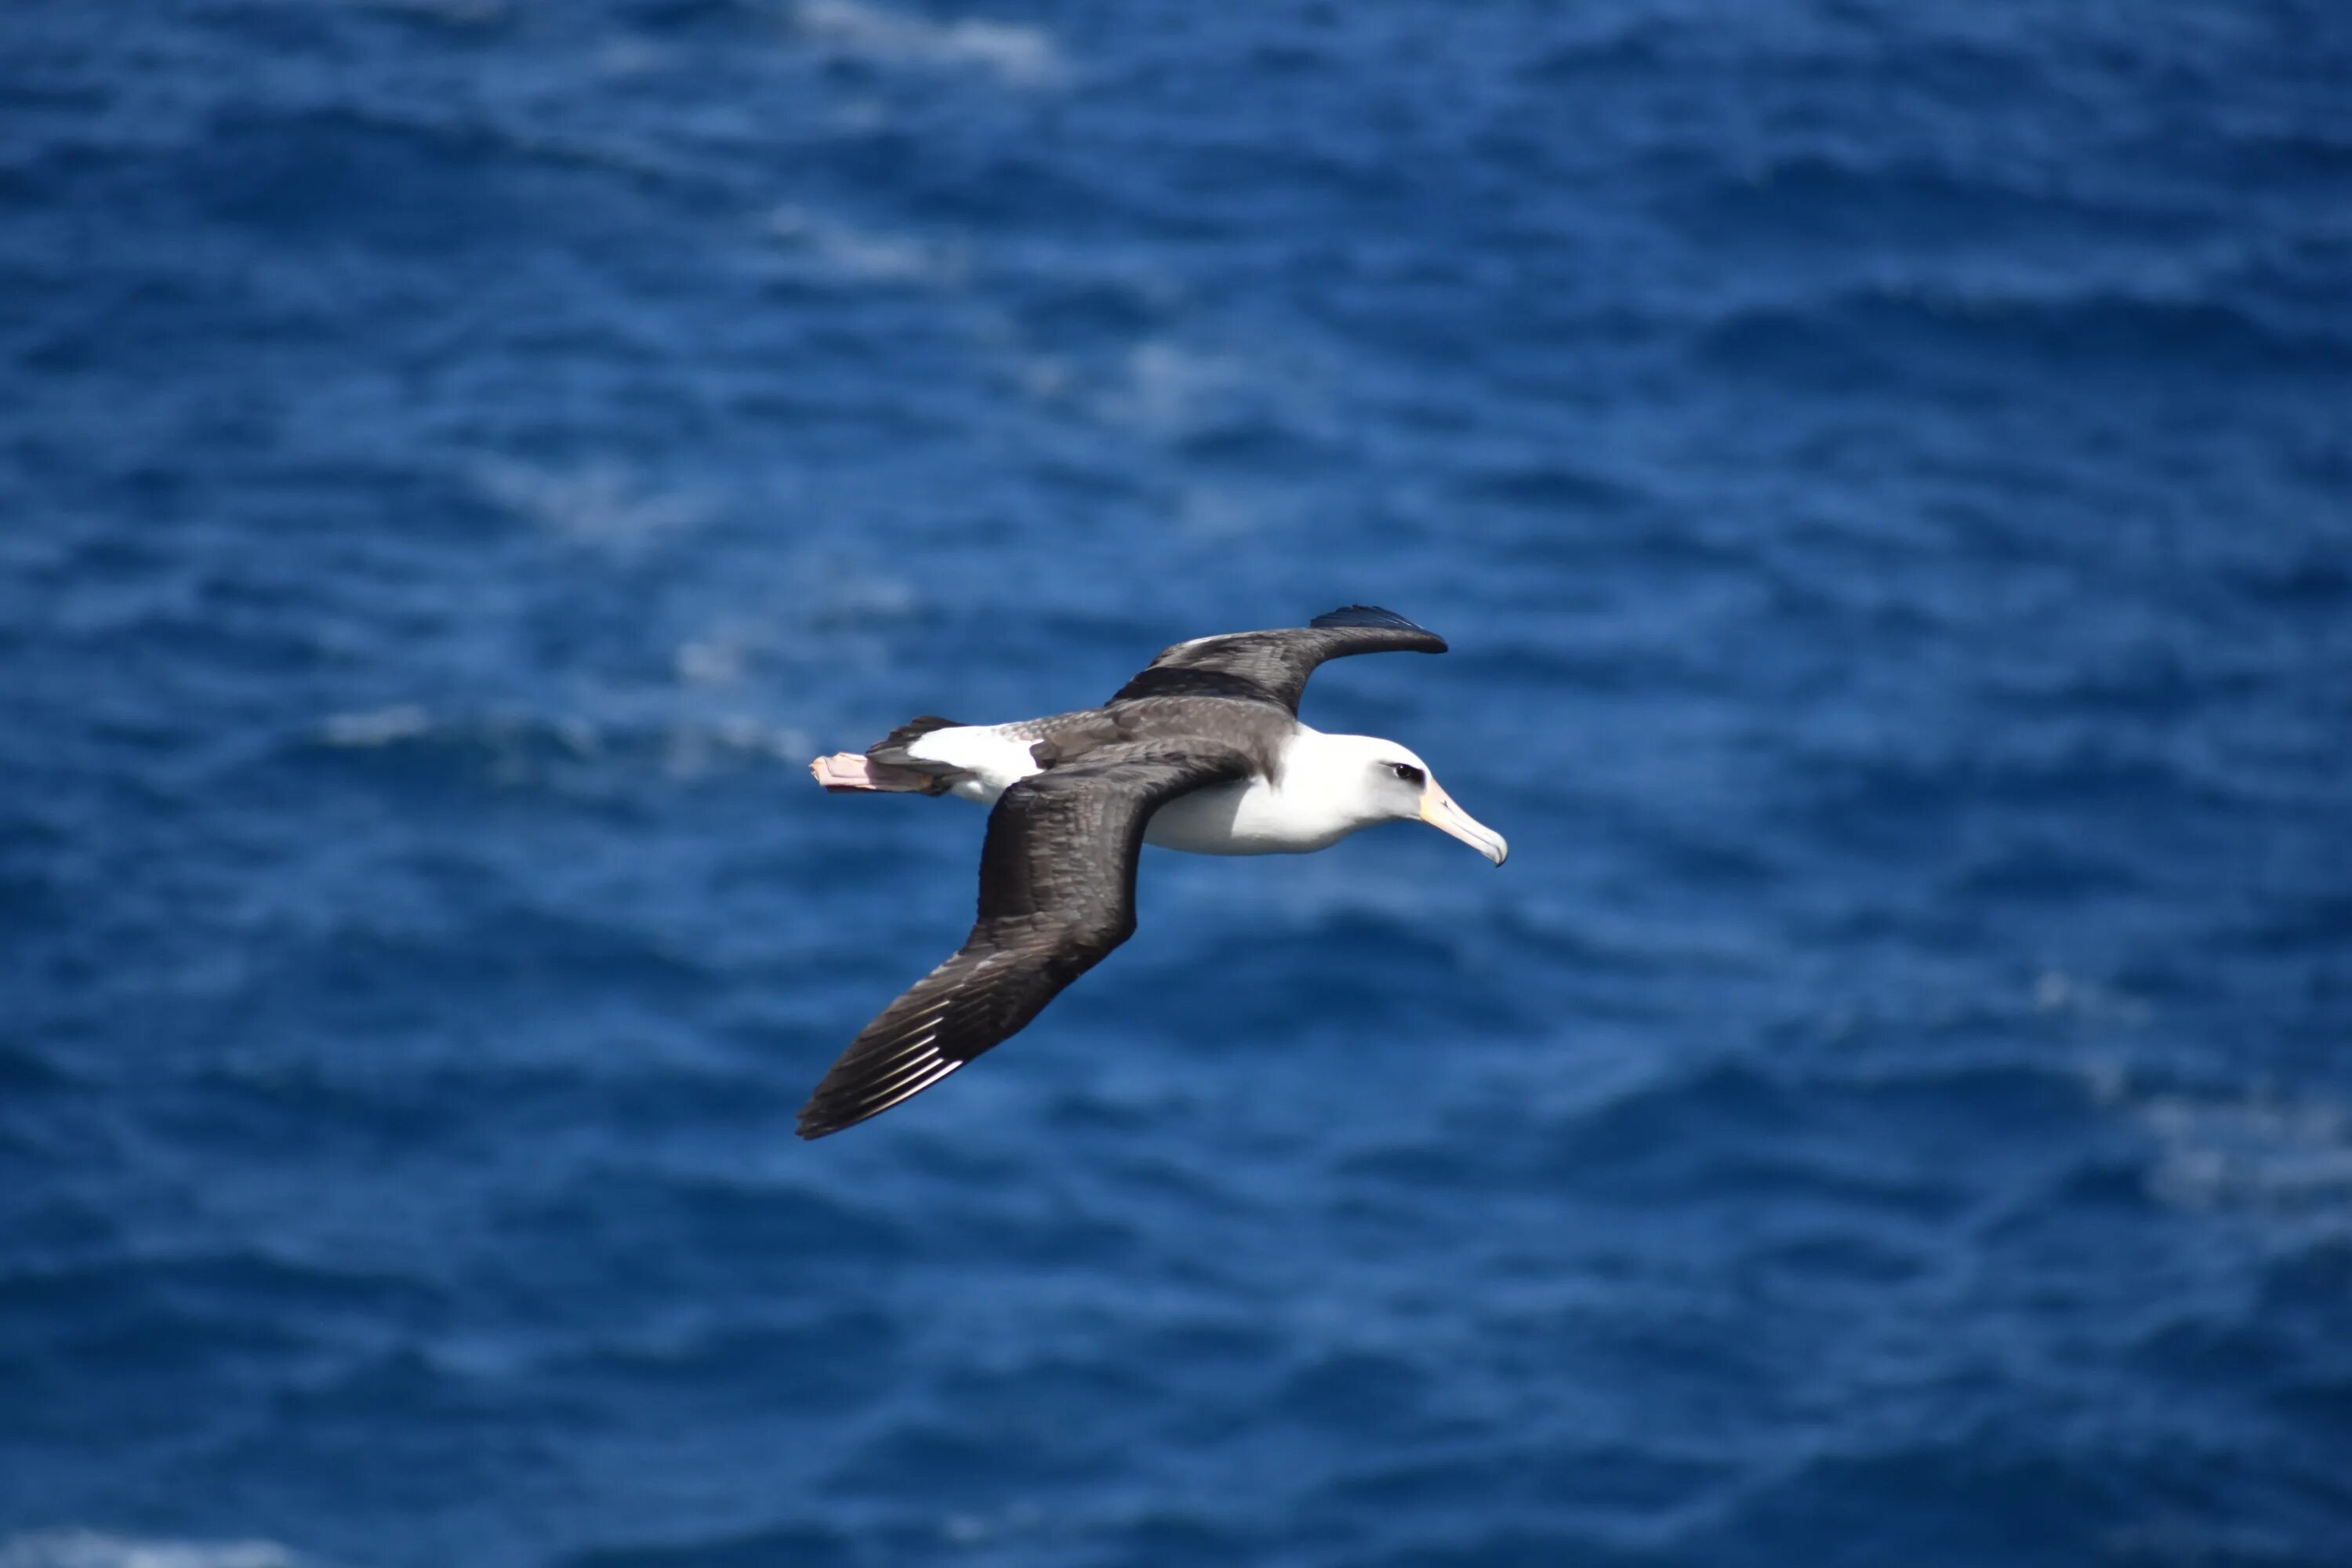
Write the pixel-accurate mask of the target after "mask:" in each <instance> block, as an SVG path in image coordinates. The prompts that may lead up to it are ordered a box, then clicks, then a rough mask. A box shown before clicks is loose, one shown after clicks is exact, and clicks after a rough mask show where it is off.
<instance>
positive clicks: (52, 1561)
mask: <svg viewBox="0 0 2352 1568" xmlns="http://www.w3.org/2000/svg"><path fill="white" fill-rule="evenodd" d="M0 1568H335V1565H333V1564H330V1563H327V1562H326V1561H325V1560H324V1559H321V1558H317V1557H310V1556H306V1555H304V1554H303V1553H301V1552H295V1551H293V1550H292V1549H291V1548H289V1547H285V1546H280V1545H278V1543H277V1542H272V1541H179V1540H172V1539H169V1538H163V1537H152V1536H135V1535H115V1534H110V1533H108V1532H106V1531H97V1530H79V1529H60V1530H37V1531H30V1532H27V1533H26V1534H22V1535H15V1536H11V1537H9V1538H8V1539H7V1540H5V1541H0Z"/></svg>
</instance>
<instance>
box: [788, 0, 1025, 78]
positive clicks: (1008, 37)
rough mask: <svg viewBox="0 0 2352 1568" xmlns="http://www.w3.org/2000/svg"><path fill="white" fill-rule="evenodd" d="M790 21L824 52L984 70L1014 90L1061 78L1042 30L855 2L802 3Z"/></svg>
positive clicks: (821, 0)
mask: <svg viewBox="0 0 2352 1568" xmlns="http://www.w3.org/2000/svg"><path fill="white" fill-rule="evenodd" d="M793 16H794V19H795V20H796V21H797V22H798V23H799V25H800V29H801V31H802V32H803V34H805V35H806V36H808V37H811V38H813V39H814V40H816V41H817V42H819V43H821V44H823V45H824V46H825V47H828V48H831V49H834V50H836V51H838V52H840V53H842V54H845V55H856V56H858V57H860V58H866V59H872V60H878V61H882V62H884V63H886V64H907V65H927V66H944V67H949V68H968V69H978V70H984V71H986V72H988V73H989V74H990V75H992V76H994V77H995V78H996V79H998V80H999V81H1002V82H1003V83H1005V84H1007V85H1008V86H1013V87H1043V86H1046V85H1049V84H1051V83H1053V82H1055V81H1058V80H1060V79H1062V78H1063V77H1064V76H1065V75H1066V65H1065V63H1064V61H1063V58H1062V54H1061V51H1060V50H1059V49H1058V48H1056V47H1055V44H1054V39H1053V36H1052V35H1051V34H1049V33H1047V32H1045V30H1044V29H1043V28H1041V27H1031V26H1022V25H1020V24H1019V23H1014V22H991V21H984V20H982V19H980V18H978V17H971V16H966V17H960V18H958V19H957V20H955V21H951V22H945V21H934V20H932V19H931V18H929V17H927V16H908V15H906V14H904V13H902V12H898V11H887V10H884V9H882V8H880V7H879V6H874V5H859V4H857V0H802V4H801V5H798V6H797V7H795V8H794V11H793Z"/></svg>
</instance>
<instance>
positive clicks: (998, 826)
mask: <svg viewBox="0 0 2352 1568" xmlns="http://www.w3.org/2000/svg"><path fill="white" fill-rule="evenodd" d="M1249 771H1250V763H1249V761H1248V759H1247V758H1246V757H1245V756H1244V754H1243V753H1242V752H1238V751H1233V750H1229V749H1226V748H1223V747H1213V748H1208V749H1196V748H1195V747H1194V746H1193V745H1192V744H1191V743H1186V744H1184V745H1182V746H1181V747H1180V746H1179V745H1178V744H1176V743H1173V742H1164V741H1162V742H1134V743H1130V744H1121V745H1109V746H1102V747H1098V748H1097V749H1096V750H1094V751H1091V752H1087V754H1086V755H1085V756H1084V757H1083V758H1081V759H1080V760H1078V761H1076V762H1074V763H1069V764H1067V765H1066V766H1062V767H1055V768H1049V769H1047V770H1046V771H1045V772H1044V773H1037V774H1034V775H1033V776H1031V777H1029V778H1026V779H1024V780H1022V781H1021V782H1020V783H1019V784H1014V785H1013V787H1012V788H1011V789H1009V790H1006V791H1005V792H1004V794H1003V797H1002V798H1000V799H999V800H998V801H997V803H996V807H995V809H994V810H993V811H992V812H991V813H990V814H989V818H988V839H987V842H986V843H985V844H984V845H983V846H982V848H981V852H980V918H979V920H977V921H974V922H973V924H972V928H971V935H970V936H968V937H966V938H965V939H964V944H963V946H962V947H961V948H960V949H959V950H957V952H956V954H955V956H954V957H952V958H950V959H949V960H948V961H947V962H946V963H942V964H940V966H939V967H938V968H937V969H934V970H932V971H931V972H930V973H929V974H927V975H925V976H924V977H923V978H922V979H921V980H919V981H917V982H916V983H915V985H914V987H913V988H912V989H911V990H909V991H908V993H907V994H905V995H903V996H901V997H899V998H898V1000H897V1001H896V1002H893V1003H891V1004H890V1005H889V1006H887V1007H886V1008H884V1009H883V1010H882V1014H881V1016H879V1017H877V1018H876V1019H875V1020H874V1021H873V1022H872V1023H870V1024H868V1025H866V1027H865V1028H864V1029H862V1030H860V1031H859V1032H858V1036H857V1038H856V1039H855V1040H853V1041H851V1042H850V1045H849V1048H848V1049H847V1050H845V1051H844V1052H842V1054H841V1059H840V1060H838V1061H836V1062H835V1063H834V1064H833V1070H832V1071H830V1072H828V1073H826V1074H825V1075H824V1082H823V1083H820V1084H818V1085H817V1086H816V1092H815V1093H814V1094H813V1095H811V1096H810V1097H809V1102H808V1104H806V1105H805V1106H803V1107H802V1108H801V1114H800V1134H801V1136H802V1137H803V1138H822V1137H824V1135H825V1134H826V1133H828V1132H838V1131H841V1130H842V1129H843V1128H845V1127H848V1126H851V1125H852V1124H854V1123H856V1122H859V1121H865V1120H866V1118H867V1117H869V1116H873V1115H877V1114H878V1113H880V1112H882V1111H885V1110H889V1109H890V1107H892V1106H894V1105H896V1104H898V1102H899V1101H900V1100H905V1099H906V1098H907V1097H908V1096H909V1095H912V1094H917V1093H919V1092H920V1091H921V1090H923V1089H929V1087H930V1086H931V1085H933V1084H935V1083H937V1082H939V1081H940V1079H943V1078H945V1077H947V1076H948V1074H950V1073H951V1072H953V1071H955V1070H956V1068H960V1067H961V1066H962V1065H963V1064H964V1063H966V1062H968V1061H970V1060H971V1058H974V1057H976V1056H978V1055H980V1054H981V1052H982V1051H984V1050H986V1049H988V1048H989V1047H991V1046H993V1045H995V1044H997V1043H998V1042H999V1041H1001V1040H1003V1039H1004V1038H1006V1037H1008V1036H1010V1035H1013V1034H1014V1033H1016V1032H1017V1031H1018V1030H1020V1029H1021V1027H1022V1026H1024V1025H1025V1024H1027V1023H1028V1022H1029V1020H1030V1019H1032V1018H1034V1017H1035V1016H1037V1015H1038V1013H1039V1012H1040V1011H1042V1010H1043V1009H1044V1007H1045V1004H1046V1003H1048V1002H1051V1001H1052V1000H1053V999H1054V998H1055V996H1056V995H1057V994H1060V992H1061V990H1062V988H1063V987H1064V986H1066V985H1067V984H1069V983H1070V982H1071V981H1073V980H1076V978H1077V977H1078V976H1079V975H1081V974H1084V973H1086V972H1087V970H1089V969H1092V968H1093V967H1094V966H1095V965H1096V964H1097V963H1100V962H1101V961H1102V958H1103V955H1104V954H1106V953H1108V952H1110V950H1111V949H1112V948H1115V947H1117V946H1118V944H1119V943H1120V942H1125V941H1126V940H1127V939H1128V938H1129V936H1131V935H1133V934H1134V932H1135V864H1136V860H1137V858H1139V856H1140V855H1141V854H1142V850H1143V830H1144V827H1145V826H1146V824H1148V823H1149V822H1150V820H1151V814H1152V813H1153V812H1154V811H1157V810H1158V809H1159V808H1160V806H1161V805H1165V804H1167V803H1168V802H1169V801H1171V800H1173V799H1174V798H1176V796H1178V795H1183V794H1185V793H1187V792H1188V791H1191V790H1196V789H1199V788H1201V787H1202V786H1203V785H1205V784H1217V783H1221V782H1223V781H1225V780H1228V779H1238V778H1241V777H1244V775H1246V774H1247V773H1248V772H1249Z"/></svg>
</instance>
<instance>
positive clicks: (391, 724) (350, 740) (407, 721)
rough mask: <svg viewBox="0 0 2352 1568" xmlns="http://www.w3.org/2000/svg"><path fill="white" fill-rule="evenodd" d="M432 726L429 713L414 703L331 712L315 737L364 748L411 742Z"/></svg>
mask: <svg viewBox="0 0 2352 1568" xmlns="http://www.w3.org/2000/svg"><path fill="white" fill-rule="evenodd" d="M431 728H433V715H432V714H430V713H428V712H426V711H425V710H424V709H423V708H422V707H420V706H418V705H417V704H416V703H414V702H403V703H399V704H397V705H395V706H394V707H391V708H376V709H372V710H369V711H367V712H364V713H335V714H331V715H330V716H329V717H328V719H327V720H326V721H325V722H324V723H322V724H320V726H319V738H320V740H322V741H324V742H326V743H327V744H329V745H330V746H350V747H353V748H356V749H360V750H366V749H369V748H372V747H375V746H389V745H392V744H394V742H400V741H413V740H415V738H416V737H417V736H419V735H422V734H424V733H425V731H428V730H430V729H431Z"/></svg>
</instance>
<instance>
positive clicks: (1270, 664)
mask: <svg viewBox="0 0 2352 1568" xmlns="http://www.w3.org/2000/svg"><path fill="white" fill-rule="evenodd" d="M1444 651H1445V639H1444V637H1439V636H1438V635H1437V634H1436V633H1435V632H1433V631H1431V630H1429V629H1428V628H1427V627H1424V626H1415V625H1413V624H1412V622H1411V621H1409V620H1406V619H1405V618H1404V617H1403V616H1400V615H1398V614H1396V613H1395V612H1394V611H1392V610H1382V609H1376V608H1374V607H1372V606H1371V605H1348V606H1347V607H1346V608H1344V609H1338V610H1333V611H1332V612H1331V613H1330V614H1329V615H1326V616H1316V617H1315V619H1314V620H1313V621H1312V622H1310V623H1309V624H1308V625H1307V626H1298V627H1292V628H1288V629H1286V630H1283V631H1270V632H1234V633H1232V634H1230V635H1228V636H1225V637H1198V638H1195V639H1194V640H1193V641H1192V642H1181V643H1178V644H1177V645H1176V646H1175V647H1171V648H1163V649H1162V650H1160V657H1159V658H1155V659H1153V660H1152V661H1151V664H1150V668H1147V669H1145V670H1144V671H1143V673H1142V674H1140V675H1139V676H1137V677H1136V678H1135V679H1132V680H1130V681H1129V682H1128V683H1127V684H1126V685H1125V686H1122V687H1120V688H1119V689H1118V693H1117V694H1116V695H1115V696H1113V697H1112V698H1111V700H1112V701H1113V702H1124V701H1128V700H1132V699H1134V698H1139V697H1235V698H1242V699H1244V700H1255V701H1259V702H1278V703H1280V704H1281V705H1282V706H1283V707H1285V708H1286V709H1288V710H1290V711H1291V712H1293V713H1296V712H1297V711H1298V699H1299V697H1300V696H1301V695H1302V694H1303V693H1304V692H1305V691H1306V689H1307V677H1308V676H1310V675H1312V674H1314V673H1315V668H1316V666H1318V665H1319V664H1321V663H1322V662H1323V661H1324V660H1325V659H1327V658H1348V657H1349V655H1351V654H1359V653H1444Z"/></svg>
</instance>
